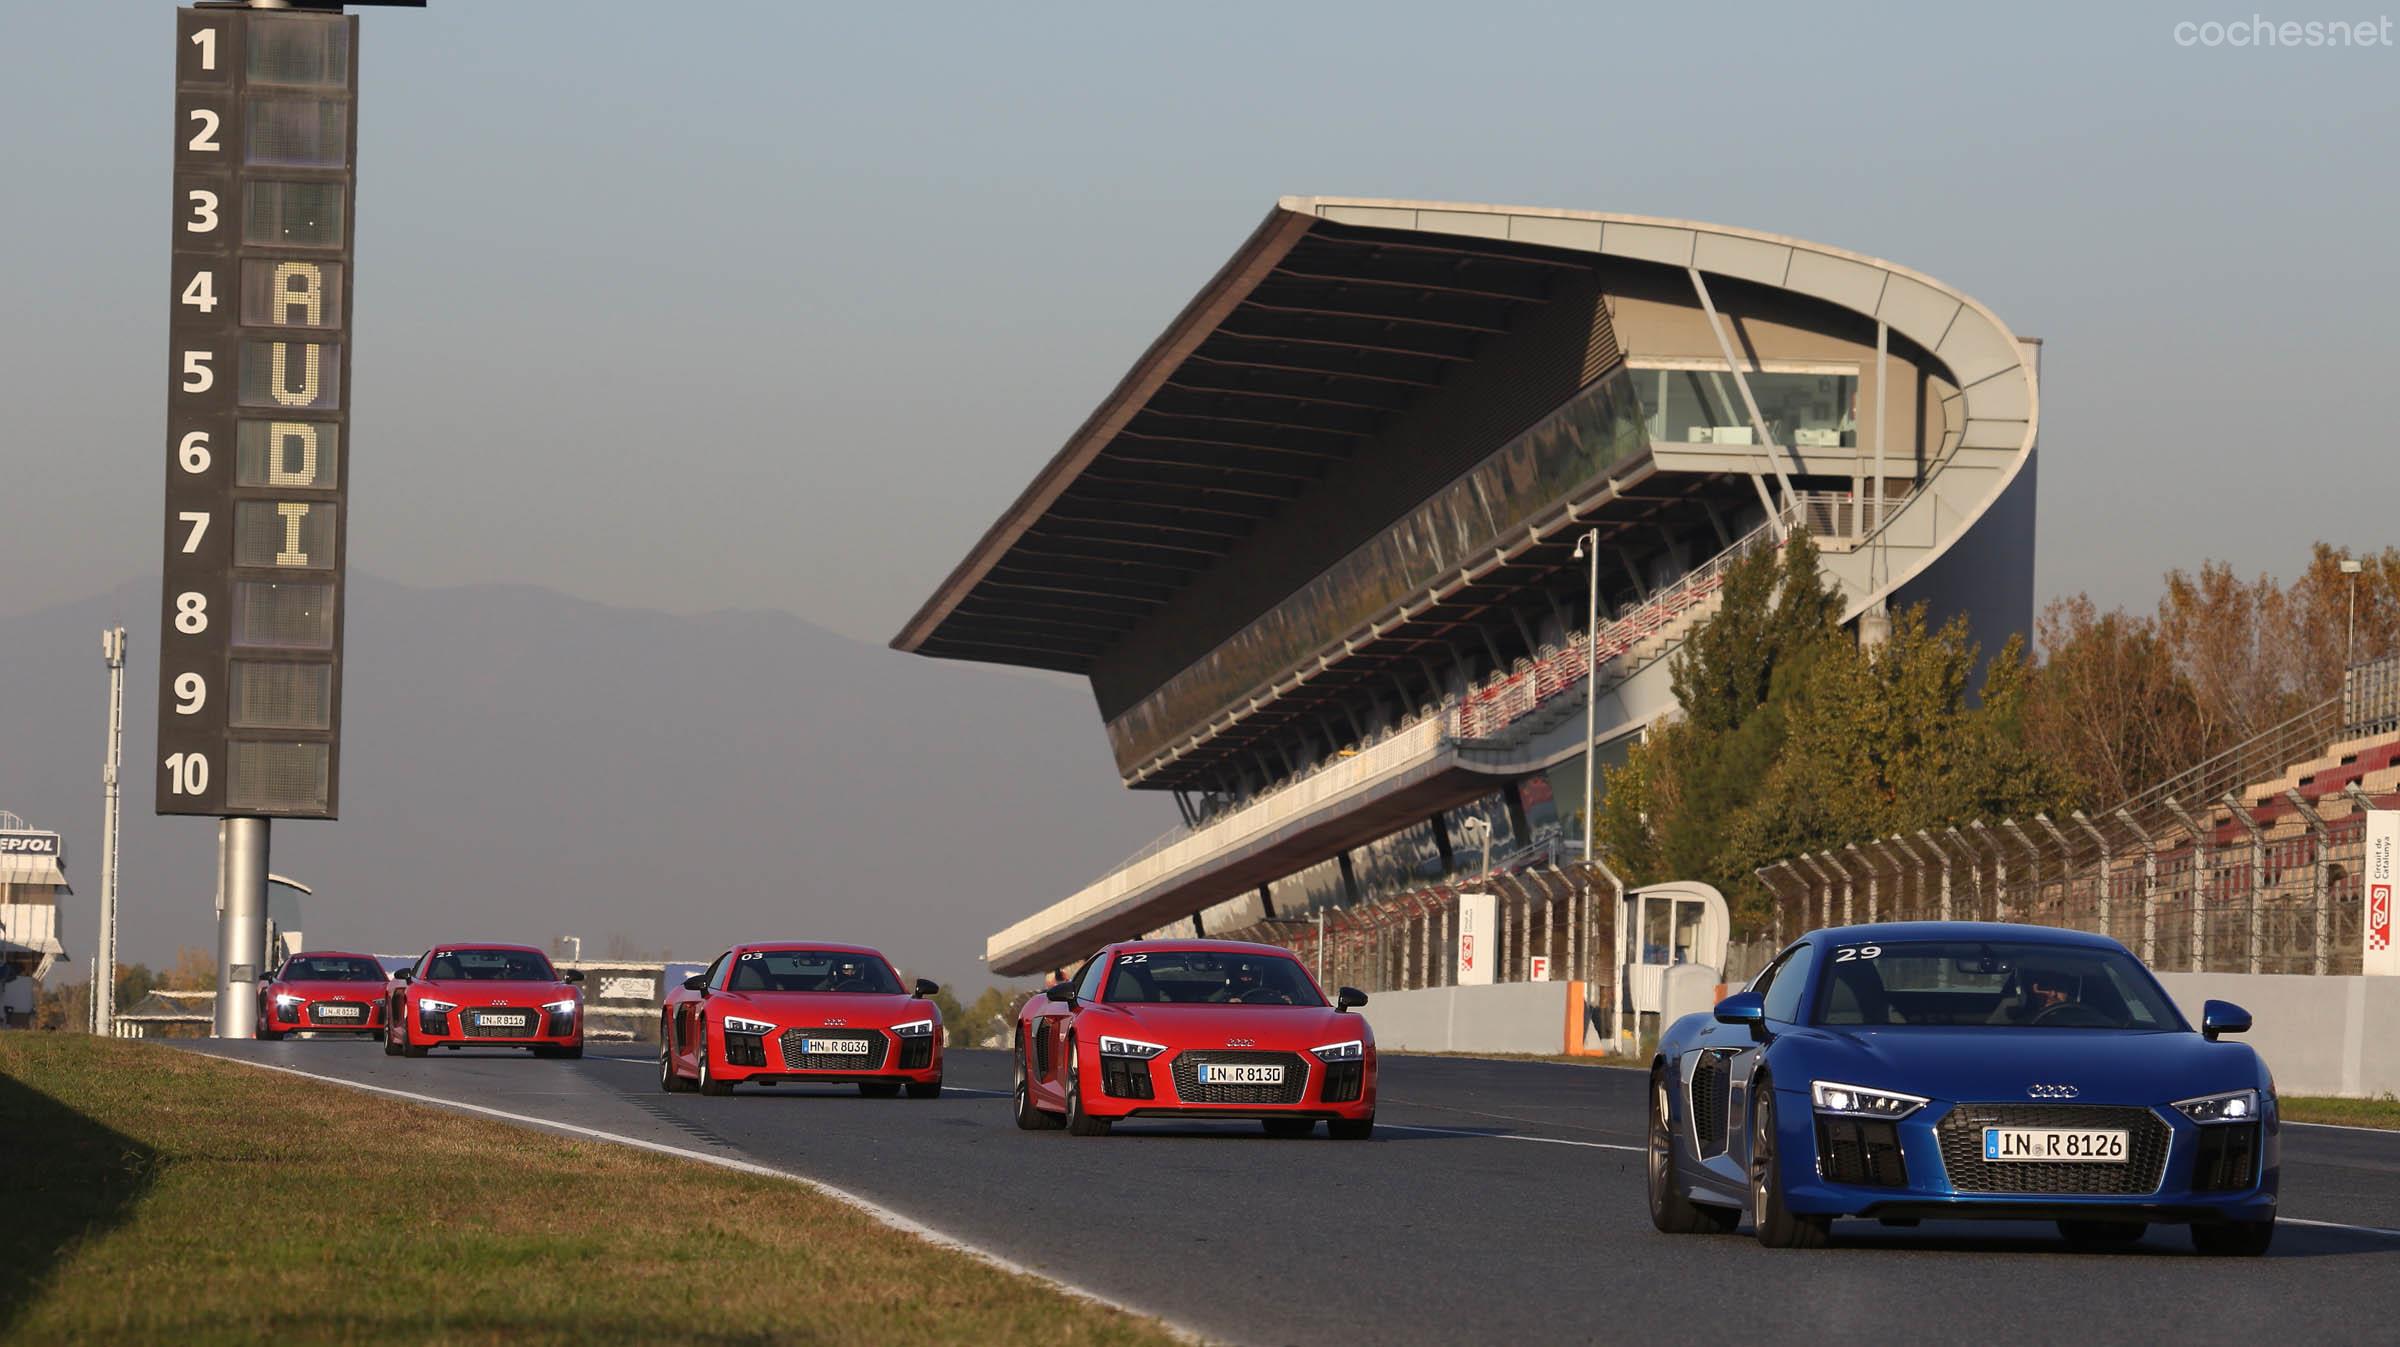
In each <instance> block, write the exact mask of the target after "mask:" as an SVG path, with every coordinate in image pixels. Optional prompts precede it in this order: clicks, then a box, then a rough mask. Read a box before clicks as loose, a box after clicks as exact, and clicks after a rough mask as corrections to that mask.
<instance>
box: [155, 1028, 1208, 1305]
mask: <svg viewBox="0 0 2400 1347" xmlns="http://www.w3.org/2000/svg"><path fill="white" fill-rule="evenodd" d="M203 1055H205V1056H209V1057H215V1058H216V1060H218V1061H220V1062H231V1063H233V1064H234V1065H236V1066H247V1067H255V1068H257V1069H258V1070H261V1071H279V1072H281V1073H283V1074H284V1075H287V1076H298V1077H300V1078H301V1079H303V1080H314V1081H321V1082H323V1083H325V1084H327V1085H340V1086H344V1087H346V1088H348V1089H353V1090H365V1091H368V1092H369V1093H372V1094H382V1095H390V1096H391V1097H392V1098H394V1099H405V1100H408V1101H409V1102H411V1103H415V1104H427V1105H431V1106H432V1107H435V1108H445V1109H452V1110H455V1111H458V1112H462V1113H476V1114H481V1115H483V1116H484V1117H487V1118H498V1119H500V1120H502V1121H503V1122H512V1123H518V1124H521V1125H524V1126H529V1127H544V1128H548V1129H550V1130H552V1131H556V1132H565V1133H568V1134H570V1135H573V1136H579V1137H588V1138H590V1139H591V1140H594V1141H605V1142H609V1143H611V1144H613V1145H618V1146H631V1147H633V1148H634V1149H636V1150H644V1151H652V1152H655V1153H657V1154H659V1155H672V1156H674V1157H675V1158H677V1159H679V1160H691V1161H694V1162H696V1163H699V1164H704V1165H715V1166H716V1167H717V1168H719V1169H730V1170H733V1171H735V1172H737V1173H742V1174H756V1175H758V1176H760V1177H762V1178H770V1179H783V1180H786V1181H787V1182H791V1183H797V1184H799V1185H800V1186H802V1187H804V1188H809V1189H813V1190H814V1191H816V1192H819V1193H823V1194H824V1195H825V1196H827V1197H830V1198H832V1199H833V1200H834V1201H836V1202H839V1203H841V1204H842V1205H844V1206H846V1207H850V1208H852V1209H853V1210H856V1211H860V1212H863V1213H865V1214H866V1215H867V1216H869V1217H871V1218H872V1219H874V1220H875V1221H877V1222H879V1223H881V1224H883V1225H886V1226H889V1227H890V1228H892V1229H894V1230H897V1231H900V1232H901V1233H903V1234H907V1235H914V1236H915V1237H917V1238H918V1239H921V1240H924V1241H925V1242H926V1243H928V1244H931V1245H933V1246H935V1247H936V1248H942V1249H947V1250H949V1251H951V1252H952V1253H959V1254H965V1255H966V1256H967V1257H969V1258H972V1259H974V1260H975V1261H977V1262H979V1263H982V1264H984V1265H985V1266H987V1267H992V1268H996V1269H998V1270H999V1271H1002V1272H1006V1273H1010V1274H1012V1275H1014V1276H1019V1277H1025V1278H1029V1279H1031V1280H1033V1281H1037V1282H1040V1283H1042V1284H1043V1285H1044V1286H1048V1287H1050V1288H1051V1289H1053V1290H1056V1291H1058V1292H1059V1293H1061V1294H1063V1295H1069V1296H1073V1297H1074V1298H1075V1299H1077V1300H1081V1301H1086V1302H1088V1303H1090V1304H1094V1305H1098V1306H1101V1307H1102V1308H1104V1309H1112V1310H1118V1311H1121V1312H1123V1313H1126V1314H1132V1315H1139V1316H1140V1317H1142V1318H1145V1319H1150V1320H1153V1321H1155V1322H1157V1323H1160V1324H1163V1325H1165V1327H1166V1329H1167V1331H1168V1332H1170V1333H1172V1334H1174V1335H1175V1336H1177V1337H1179V1338H1182V1339H1183V1340H1184V1341H1186V1342H1192V1343H1205V1342H1206V1341H1208V1339H1206V1338H1205V1337H1203V1336H1201V1334H1200V1333H1199V1332H1198V1331H1197V1330H1195V1329H1192V1328H1189V1327H1187V1326H1185V1325H1182V1324H1178V1323H1176V1322H1174V1321H1173V1320H1170V1319H1167V1318H1166V1317H1164V1316H1163V1315H1160V1314H1159V1313H1157V1312H1156V1311H1154V1310H1145V1309H1142V1308H1140V1307H1139V1306H1135V1305H1128V1304H1126V1303H1125V1302H1124V1301H1122V1300H1116V1299H1112V1298H1111V1297H1108V1296H1104V1295H1102V1294H1100V1293H1099V1292H1097V1291H1094V1290H1091V1289H1089V1288H1087V1287H1082V1286H1077V1285H1076V1284H1075V1283H1073V1282H1070V1281H1063V1280H1061V1279H1059V1278H1057V1277H1053V1276H1051V1275H1050V1274H1049V1273H1047V1272H1039V1271H1036V1270H1034V1269H1033V1268H1029V1267H1027V1266H1025V1265H1024V1264H1023V1263H1020V1262H1017V1261H1016V1260H1014V1259H1012V1258H1008V1257H1004V1256H1003V1255H1000V1254H997V1253H994V1252H992V1251H991V1250H990V1249H986V1248H984V1247H983V1246H981V1245H978V1244H970V1243H968V1242H967V1241H966V1240H963V1239H960V1238H959V1237H958V1236H956V1235H951V1234H946V1233H944V1232H942V1231H940V1230H936V1229H935V1228H933V1227H932V1226H930V1225H927V1224H925V1223H924V1222H923V1221H920V1220H917V1219H915V1218H914V1217H910V1216H904V1215H902V1214H900V1213H899V1212H897V1211H894V1210H892V1209H891V1208H890V1207H887V1206H883V1205H882V1204H880V1203H878V1202H875V1201H874V1200H872V1199H870V1198H865V1197H861V1196H859V1195H858V1194H857V1193H854V1192H851V1191H849V1190H848V1189H846V1188H836V1187H834V1186H833V1185H832V1184H830V1183H826V1182H824V1181H823V1180H821V1179H812V1178H810V1177H808V1176H807V1175H805V1174H795V1173H793V1172H792V1171H790V1170H788V1169H775V1168H773V1167H771V1166H768V1165H762V1164H756V1163H754V1162H752V1161H749V1160H736V1159H734V1158H732V1157H731V1156H725V1155H710V1154H708V1153H707V1152H705V1151H695V1150H686V1149H685V1148H683V1147H681V1146H670V1145H668V1144H667V1143H665V1142H663V1141H647V1140H644V1139H643V1138H641V1137H632V1136H626V1135H625V1134H623V1133H621V1132H604V1131H601V1130H600V1129H599V1128H596V1127H583V1126H580V1125H578V1124H575V1123H569V1122H558V1121H555V1120H553V1119H549V1118H537V1117H534V1116H533V1115H531V1114H525V1113H510V1112H508V1111H507V1110H505V1109H496V1108H487V1107H485V1106H484V1105H481V1104H468V1103H462V1102H460V1101H458V1100H455V1099H443V1098H441V1097H439V1096H437V1095H430V1094H418V1093H416V1092H414V1091H412V1090H395V1089H393V1088H392V1087H390V1086H388V1085H369V1084H367V1083H366V1082H365V1081H357V1080H344V1079H342V1078H341V1077H339V1076H325V1075H319V1074H318V1073H316V1072H314V1071H302V1070H300V1069H298V1068H297V1067H289V1066H275V1065H272V1064H270V1063H267V1062H253V1061H248V1060H246V1059H244V1058H240V1057H218V1056H217V1054H215V1053H206V1054H203ZM617 1060H624V1059H622V1058H619V1059H617Z"/></svg>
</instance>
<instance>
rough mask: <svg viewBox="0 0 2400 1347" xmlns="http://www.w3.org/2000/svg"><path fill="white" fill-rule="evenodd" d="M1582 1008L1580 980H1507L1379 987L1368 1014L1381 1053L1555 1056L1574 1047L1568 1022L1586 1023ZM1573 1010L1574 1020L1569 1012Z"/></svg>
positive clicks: (1579, 1026) (1579, 1045) (1366, 1010)
mask: <svg viewBox="0 0 2400 1347" xmlns="http://www.w3.org/2000/svg"><path fill="white" fill-rule="evenodd" d="M1570 1007H1572V1012H1570ZM1582 1011H1583V984H1582V983H1580V982H1504V983H1498V984H1495V985H1492V986H1488V987H1426V988H1423V989H1421V990H1418V991H1408V992H1376V993H1375V994H1374V999H1373V1000H1371V1001H1369V1002H1368V1003H1367V1005H1366V1008H1365V1009H1364V1010H1362V1011H1361V1012H1360V1013H1361V1014H1363V1015H1365V1016H1366V1017H1367V1023H1368V1024H1370V1025H1372V1026H1374V1029H1375V1048H1376V1050H1377V1051H1378V1052H1521V1053H1540V1054H1542V1055H1545V1056H1549V1055H1554V1054H1557V1053H1560V1052H1564V1051H1566V1047H1567V1042H1568V1036H1569V1035H1568V1026H1569V1024H1570V1023H1572V1024H1573V1025H1574V1026H1575V1027H1576V1028H1577V1029H1581V1028H1582V1027H1583V1014H1582ZM1570 1013H1572V1014H1573V1016H1574V1018H1573V1020H1570V1019H1569V1018H1568V1016H1569V1014H1570ZM1576 1037H1577V1038H1578V1039H1580V1038H1581V1035H1580V1034H1578V1035H1576ZM1577 1047H1578V1048H1580V1047H1581V1043H1580V1042H1578V1043H1577Z"/></svg>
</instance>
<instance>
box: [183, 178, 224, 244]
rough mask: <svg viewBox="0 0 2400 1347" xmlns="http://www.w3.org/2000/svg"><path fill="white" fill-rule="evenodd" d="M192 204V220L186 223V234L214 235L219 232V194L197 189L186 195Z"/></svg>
mask: <svg viewBox="0 0 2400 1347" xmlns="http://www.w3.org/2000/svg"><path fill="white" fill-rule="evenodd" d="M184 195H185V196H186V197H187V198H189V199H190V201H191V203H192V218H191V219H190V220H188V221H186V222H185V223H184V226H183V227H184V229H185V231H186V232H189V233H193V234H214V233H216V232H217V194H216V193H215V192H211V191H207V190H205V189H203V188H198V187H195V188H193V189H192V190H191V191H189V192H186V193H185V194H184Z"/></svg>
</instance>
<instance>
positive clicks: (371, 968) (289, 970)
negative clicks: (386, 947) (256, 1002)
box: [283, 954, 383, 982]
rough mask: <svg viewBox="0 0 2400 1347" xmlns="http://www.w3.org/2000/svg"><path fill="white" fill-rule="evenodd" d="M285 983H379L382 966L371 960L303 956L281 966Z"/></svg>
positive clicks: (336, 956) (381, 978)
mask: <svg viewBox="0 0 2400 1347" xmlns="http://www.w3.org/2000/svg"><path fill="white" fill-rule="evenodd" d="M283 980H284V981H285V982H381V981H383V965H382V964H379V963H377V962H375V961H374V960H373V959H352V958H347V957H343V956H340V955H333V956H327V955H320V954H303V955H300V956H298V957H297V958H294V959H293V960H292V961H291V962H290V963H287V964H285V965H284V966H283Z"/></svg>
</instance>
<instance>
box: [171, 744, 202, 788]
mask: <svg viewBox="0 0 2400 1347" xmlns="http://www.w3.org/2000/svg"><path fill="white" fill-rule="evenodd" d="M167 783H168V787H169V789H171V790H173V791H174V792H175V793H176V794H177V795H198V794H200V793H201V792H202V791H205V790H207V789H208V759H207V758H206V757H205V756H203V755H201V754H198V753H169V754H168V755H167Z"/></svg>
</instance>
